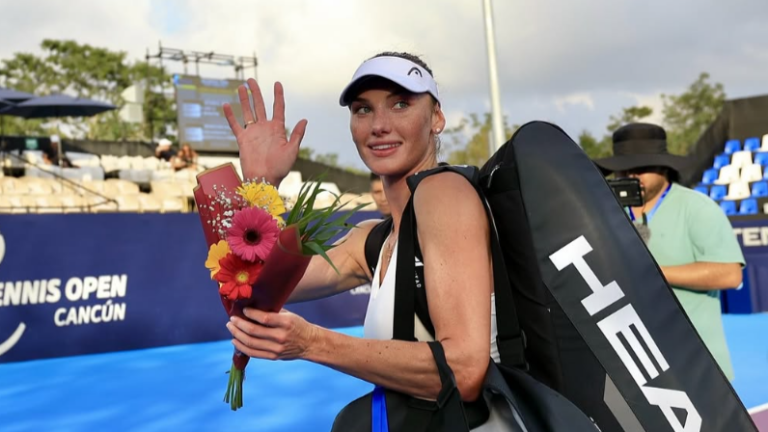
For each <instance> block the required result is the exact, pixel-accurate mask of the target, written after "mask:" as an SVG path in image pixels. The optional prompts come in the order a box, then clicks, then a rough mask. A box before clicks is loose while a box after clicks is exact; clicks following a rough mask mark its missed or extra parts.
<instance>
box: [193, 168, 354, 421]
mask: <svg viewBox="0 0 768 432" xmlns="http://www.w3.org/2000/svg"><path fill="white" fill-rule="evenodd" d="M320 186H321V183H320V181H317V182H307V183H305V184H304V186H303V187H302V188H301V190H300V193H299V196H298V198H297V200H296V203H295V204H294V206H293V208H292V209H291V211H290V213H288V216H287V218H286V219H285V220H283V216H284V215H285V213H286V209H285V205H284V203H283V201H282V200H281V198H280V196H279V194H278V192H277V189H276V188H275V187H274V186H272V185H270V184H268V183H267V182H266V181H264V180H261V181H258V180H256V181H250V180H249V181H245V182H242V181H241V180H240V177H239V176H238V174H237V172H236V171H235V168H234V166H233V165H232V164H231V163H229V164H225V165H222V166H219V167H216V168H213V169H210V170H207V171H204V172H202V173H200V174H198V175H197V186H195V188H194V197H195V202H196V204H197V208H198V212H199V214H200V221H201V222H202V225H203V231H204V233H205V240H206V243H207V245H208V258H207V260H206V262H205V266H206V268H208V269H209V270H210V272H211V279H213V280H215V281H217V282H218V287H219V295H220V297H221V302H222V304H223V306H224V309H225V310H226V312H227V314H228V315H229V316H233V315H237V316H240V317H243V308H244V307H253V308H257V309H260V310H264V311H269V312H278V311H280V309H281V308H282V306H283V305H284V304H285V302H286V300H287V299H288V297H289V296H290V295H291V293H292V292H293V290H294V289H295V288H296V286H297V285H298V283H299V281H300V280H301V278H302V276H303V275H304V272H305V271H306V269H307V266H309V261H310V259H311V257H312V256H313V255H321V256H322V257H323V258H324V259H326V260H327V261H328V263H329V264H330V265H331V266H332V267H333V268H334V270H336V271H337V272H338V269H336V267H335V266H334V265H333V262H331V260H330V258H329V257H328V255H327V254H326V252H327V251H328V250H329V249H331V248H332V247H333V245H331V244H329V242H330V240H331V239H332V238H333V237H335V236H336V235H337V234H339V233H340V232H342V231H344V230H346V229H349V228H351V226H350V225H349V224H348V223H347V220H348V219H349V217H350V216H351V215H353V214H354V213H355V212H356V211H358V210H359V209H360V208H362V207H364V206H365V205H366V204H362V205H359V206H357V207H354V208H353V209H351V210H350V211H349V212H348V213H347V214H345V215H339V216H338V217H334V216H336V214H337V212H338V211H339V210H340V209H341V208H342V207H343V206H344V205H345V204H342V203H341V202H340V201H341V200H340V197H338V196H336V199H335V200H334V202H333V204H331V205H330V206H328V207H325V208H321V209H315V208H314V207H315V201H316V198H317V196H318V195H319V194H320V193H322V192H327V191H326V190H325V189H322V188H321V187H320ZM248 360H249V357H248V356H246V355H244V354H242V353H240V352H238V351H237V350H235V352H234V354H233V356H232V366H231V368H230V370H229V383H228V385H227V391H226V393H225V396H224V401H225V402H227V403H229V404H230V406H231V408H232V410H233V411H234V410H237V409H238V408H242V406H243V395H242V392H243V387H242V386H243V380H244V379H245V368H246V366H247V364H248Z"/></svg>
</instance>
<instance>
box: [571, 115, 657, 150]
mask: <svg viewBox="0 0 768 432" xmlns="http://www.w3.org/2000/svg"><path fill="white" fill-rule="evenodd" d="M651 114H653V109H652V108H650V107H647V106H633V107H625V108H622V109H621V113H620V114H619V115H612V116H611V117H610V119H609V123H608V126H607V127H606V129H607V131H608V134H606V135H603V137H602V138H601V139H600V140H598V139H597V138H596V137H595V136H594V135H592V133H590V132H589V131H586V130H585V131H582V132H581V135H579V145H580V146H581V148H582V149H583V150H584V152H585V153H586V154H587V155H588V156H589V157H590V158H591V159H599V158H603V157H608V156H610V155H612V154H613V132H614V131H615V130H616V129H618V128H620V127H622V126H624V125H625V124H628V123H635V122H639V121H642V120H643V119H644V118H646V117H648V116H650V115H651Z"/></svg>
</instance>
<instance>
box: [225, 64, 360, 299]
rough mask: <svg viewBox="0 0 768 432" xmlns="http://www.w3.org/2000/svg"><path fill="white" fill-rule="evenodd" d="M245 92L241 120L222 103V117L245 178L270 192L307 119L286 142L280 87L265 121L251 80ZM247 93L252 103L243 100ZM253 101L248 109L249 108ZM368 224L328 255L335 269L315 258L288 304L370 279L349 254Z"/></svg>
mask: <svg viewBox="0 0 768 432" xmlns="http://www.w3.org/2000/svg"><path fill="white" fill-rule="evenodd" d="M247 84H248V88H246V86H244V85H241V86H240V87H239V88H238V90H237V91H238V96H239V98H240V107H241V109H242V112H243V119H242V120H240V119H238V118H236V117H235V114H234V112H233V111H232V107H231V106H230V105H229V104H224V107H223V110H224V115H225V117H226V118H227V122H228V123H229V127H230V128H231V129H232V134H234V136H235V138H236V139H237V145H238V147H239V149H240V166H241V168H242V170H243V176H244V177H245V178H246V179H262V178H264V179H266V180H267V181H268V182H269V183H270V184H272V185H273V186H275V187H278V186H279V185H280V182H281V181H282V180H283V179H284V178H285V176H287V175H288V173H289V172H290V170H291V168H292V167H293V164H294V162H296V158H297V157H298V152H299V145H300V144H301V140H302V139H303V138H304V132H305V130H306V127H307V121H306V120H300V121H299V122H298V123H297V124H296V126H295V127H294V128H293V132H292V133H291V137H290V139H287V138H286V134H285V96H284V92H283V86H282V85H281V84H280V83H279V82H278V83H275V88H274V92H275V100H274V104H273V108H272V119H271V120H270V119H269V118H268V117H267V112H266V108H265V105H264V98H263V97H262V94H261V89H260V87H259V85H258V83H256V80H254V79H252V78H251V79H248V81H247ZM249 89H250V92H251V96H252V97H251V98H249V96H248V90H249ZM251 102H253V107H251ZM372 225H373V224H371V223H368V224H365V223H364V224H361V225H360V227H359V228H355V229H352V230H351V231H350V233H349V234H347V236H346V237H345V238H344V239H342V240H341V241H340V243H341V244H340V245H339V246H337V247H336V248H334V249H332V250H331V251H330V252H329V253H328V255H329V257H330V258H331V260H332V261H333V263H334V265H335V266H336V267H337V268H338V269H339V273H336V272H335V271H334V270H333V268H332V267H331V266H330V265H329V264H328V263H327V262H326V261H325V260H324V259H323V258H322V257H319V256H314V257H313V258H312V260H311V261H310V264H309V268H308V269H307V272H306V273H305V276H304V278H303V279H302V280H301V281H300V282H299V285H298V287H297V288H296V291H294V293H293V295H292V296H291V297H290V298H289V302H300V301H306V300H312V299H315V298H319V297H325V296H328V295H332V294H335V293H337V292H340V291H343V290H347V289H351V288H354V287H356V286H359V285H361V284H363V283H365V282H366V280H368V279H370V275H369V274H368V273H369V272H368V271H367V269H366V266H365V265H364V257H363V261H361V256H359V254H358V255H356V254H354V253H353V252H352V251H354V250H356V249H357V248H359V250H360V251H362V250H363V245H364V244H365V238H366V237H367V235H368V232H370V229H371V226H372Z"/></svg>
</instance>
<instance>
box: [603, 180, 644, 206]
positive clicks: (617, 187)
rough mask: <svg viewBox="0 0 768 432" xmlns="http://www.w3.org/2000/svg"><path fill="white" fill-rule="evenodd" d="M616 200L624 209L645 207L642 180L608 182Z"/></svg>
mask: <svg viewBox="0 0 768 432" xmlns="http://www.w3.org/2000/svg"><path fill="white" fill-rule="evenodd" d="M608 185H609V186H610V187H611V189H612V190H613V194H614V195H615V196H616V199H617V200H619V204H621V206H622V207H640V206H642V205H643V195H642V192H641V190H640V180H638V179H636V178H620V179H615V180H608Z"/></svg>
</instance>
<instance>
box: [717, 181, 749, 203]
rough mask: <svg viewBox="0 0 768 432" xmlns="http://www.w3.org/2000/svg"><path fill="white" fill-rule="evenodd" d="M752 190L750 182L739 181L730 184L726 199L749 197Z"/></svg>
mask: <svg viewBox="0 0 768 432" xmlns="http://www.w3.org/2000/svg"><path fill="white" fill-rule="evenodd" d="M749 194H750V190H749V183H747V182H742V181H737V182H733V183H731V184H730V186H728V195H726V196H725V198H723V199H725V200H728V201H738V200H743V199H746V198H749Z"/></svg>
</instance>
